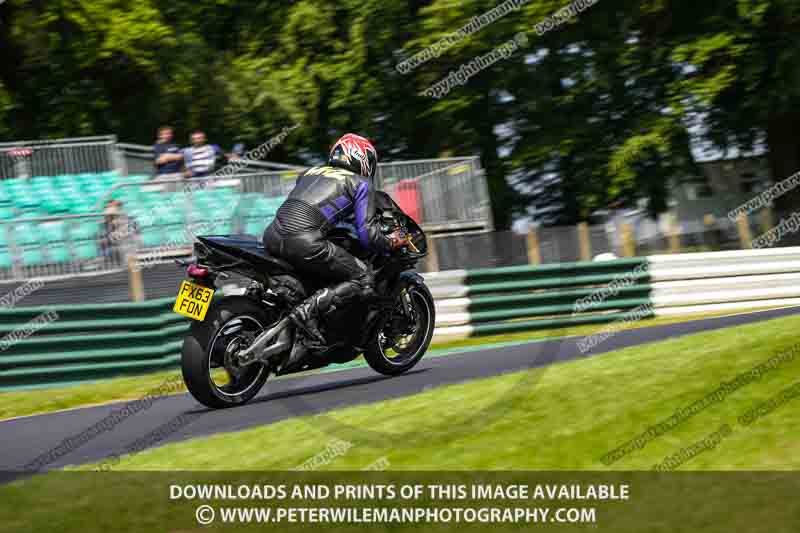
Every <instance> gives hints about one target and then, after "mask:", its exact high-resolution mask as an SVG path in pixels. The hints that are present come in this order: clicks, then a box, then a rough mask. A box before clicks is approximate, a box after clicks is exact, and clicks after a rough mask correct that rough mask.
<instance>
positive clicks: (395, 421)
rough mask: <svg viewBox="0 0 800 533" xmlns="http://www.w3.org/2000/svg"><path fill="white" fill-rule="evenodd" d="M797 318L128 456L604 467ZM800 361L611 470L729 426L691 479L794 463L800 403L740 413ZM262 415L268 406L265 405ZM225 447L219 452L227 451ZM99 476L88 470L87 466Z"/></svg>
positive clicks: (141, 463)
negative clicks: (746, 422)
mask: <svg viewBox="0 0 800 533" xmlns="http://www.w3.org/2000/svg"><path fill="white" fill-rule="evenodd" d="M798 329H800V317H789V318H782V319H776V320H771V321H768V322H762V323H758V324H752V325H747V326H741V327H737V328H729V329H725V330H720V331H715V332H708V333H702V334H697V335H692V336H687V337H682V338H679V339H675V340H669V341H665V342H659V343H655V344H651V345H646V346H639V347H633V348H629V349H625V350H622V351H618V352H613V353H610V354H606V355H602V356H598V357H592V358H589V359H583V360H577V361H572V362H569V363H565V364H559V365H554V366H551V367H548V368H545V369H540V370H535V371H526V372H520V373H515V374H510V375H505V376H502V377H496V378H492V379H485V380H480V381H473V382H468V383H464V384H459V385H454V386H447V387H442V388H437V389H434V390H431V391H428V392H424V393H422V394H418V395H415V396H412V397H407V398H402V399H397V400H391V401H385V402H381V403H377V404H369V405H364V406H358V407H352V408H348V409H343V410H338V411H334V412H331V413H327V414H323V415H318V416H311V417H303V418H294V419H291V420H287V421H284V422H280V423H276V424H273V425H269V426H263V427H259V428H255V429H250V430H246V431H242V432H238V433H232V434H220V435H215V436H212V437H208V438H200V439H194V440H190V441H185V442H180V443H176V444H170V445H167V446H163V447H160V448H156V449H151V450H146V451H144V452H142V453H139V454H135V455H132V456H125V457H123V458H122V459H121V462H120V463H119V464H118V465H116V468H120V469H131V470H141V469H143V470H181V469H182V470H282V469H291V468H294V467H296V466H298V465H300V464H302V463H303V462H304V461H306V460H307V459H309V458H310V457H313V456H315V455H316V454H319V453H321V452H322V451H323V450H324V449H325V447H326V445H328V444H330V443H332V442H336V441H337V440H339V441H346V442H349V443H351V444H352V447H351V448H349V449H348V450H346V452H345V453H342V454H341V455H338V456H337V457H335V458H334V460H333V461H331V462H330V463H328V464H325V465H323V466H322V467H321V468H322V469H333V470H358V469H362V468H364V467H366V466H367V465H369V464H371V463H373V462H374V461H376V460H377V459H380V458H385V459H386V460H387V461H388V465H389V468H390V469H398V470H494V469H513V470H519V469H525V470H562V469H567V470H607V469H609V467H607V466H606V465H604V464H603V463H602V462H601V461H600V457H601V456H603V455H604V454H605V453H606V452H608V451H610V450H612V449H614V448H616V447H617V446H619V445H621V444H622V443H624V442H626V441H628V440H630V439H632V438H634V437H636V436H637V435H639V434H640V433H642V432H643V431H645V430H646V429H647V428H648V427H649V426H651V425H653V424H656V423H658V422H660V421H662V420H664V419H666V418H668V417H670V416H671V415H672V414H673V413H675V410H676V409H679V408H682V407H687V406H689V405H691V404H692V403H693V402H694V401H696V400H699V399H700V398H702V397H704V396H705V395H707V394H709V393H711V392H713V391H714V390H715V389H717V388H718V387H719V386H720V383H721V382H723V381H729V380H732V379H733V378H734V377H736V376H737V374H739V373H741V372H744V371H747V370H749V369H750V368H752V367H753V366H755V365H757V364H759V363H762V362H764V361H765V360H767V359H769V358H770V357H772V356H773V355H775V354H776V353H780V352H783V351H787V350H790V349H791V348H792V347H793V346H794V345H796V344H797V343H798V340H799V339H798V336H797V333H796V332H797V330H798ZM798 371H800V356H799V357H796V358H795V359H794V360H792V361H790V362H786V363H783V364H782V365H780V366H778V367H777V368H775V369H774V370H772V371H770V372H769V373H767V374H765V375H764V376H763V377H762V378H761V379H760V380H759V381H757V382H754V383H751V384H749V385H746V386H744V387H742V388H740V389H738V390H737V391H736V392H734V393H732V394H730V395H728V396H727V397H726V398H725V399H724V401H722V402H719V403H715V404H713V405H712V406H711V407H709V408H707V409H706V410H704V411H702V412H700V413H698V414H696V415H695V416H694V417H692V418H690V419H688V420H687V421H685V422H683V423H682V424H681V425H679V426H677V427H676V428H674V429H673V430H671V431H670V432H668V433H666V434H664V435H663V436H661V437H658V438H656V439H655V440H653V441H652V442H650V443H648V444H647V445H646V446H645V447H644V448H642V449H640V450H636V451H634V452H633V453H631V454H629V455H628V456H626V457H624V458H622V459H621V460H619V461H618V462H616V463H614V464H613V465H611V467H610V468H611V469H616V470H641V469H650V468H651V467H652V466H653V465H655V464H656V463H658V462H660V461H661V460H663V459H664V458H665V457H667V456H670V455H672V454H674V453H676V452H678V451H679V450H680V449H681V448H683V447H686V446H688V445H690V444H693V443H694V442H696V441H698V440H700V439H702V438H704V437H706V436H707V435H708V434H709V433H711V432H714V431H716V429H717V428H718V427H720V426H721V425H722V424H724V423H727V424H729V425H730V427H731V428H733V433H732V434H731V435H730V436H728V437H727V438H725V439H724V440H723V441H722V442H721V443H720V444H719V445H718V447H717V448H716V449H714V450H709V451H706V452H705V453H703V454H700V455H698V456H697V457H695V458H693V459H691V460H690V461H688V462H687V463H685V464H684V465H683V466H682V467H681V469H689V470H759V469H768V470H794V469H798V468H800V441H798V440H797V433H796V428H797V426H798V423H800V413H799V412H798V410H797V408H796V404H795V405H792V404H791V403H789V404H786V405H784V406H783V407H781V408H778V409H777V410H775V411H774V412H773V413H771V414H769V415H768V416H765V417H764V418H762V419H760V420H758V421H757V422H756V423H754V424H752V425H751V426H747V427H745V426H740V425H739V424H738V423H737V418H738V417H739V416H740V415H741V414H742V413H744V412H745V411H746V410H747V409H748V408H751V407H752V406H753V405H755V404H757V403H758V402H759V401H763V400H766V399H768V398H770V397H772V396H773V395H775V394H776V393H778V392H779V391H780V390H782V389H784V388H786V387H788V386H790V385H791V384H793V383H794V382H796V381H797V380H798V377H799V376H800V372H798ZM263 408H264V409H268V408H269V404H268V403H265V404H263ZM220 450H224V453H220ZM85 468H88V469H91V468H92V467H85Z"/></svg>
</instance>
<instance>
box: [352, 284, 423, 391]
mask: <svg viewBox="0 0 800 533" xmlns="http://www.w3.org/2000/svg"><path fill="white" fill-rule="evenodd" d="M403 291H405V293H406V295H407V297H408V301H409V302H410V304H411V305H410V307H411V316H410V317H409V316H406V315H405V313H404V312H403V303H402V301H401V298H403V297H404V296H403ZM435 323H436V309H435V308H434V304H433V296H431V293H430V291H429V290H428V287H426V286H425V285H424V284H423V283H410V284H408V285H406V287H404V288H403V290H402V291H401V293H400V296H399V297H398V299H397V302H396V305H395V307H394V309H393V310H392V312H391V313H389V314H388V316H387V317H386V318H385V319H384V320H383V321H382V323H381V326H380V327H379V328H378V332H377V334H376V335H374V336H373V338H372V340H371V341H370V343H369V344H368V345H367V347H366V350H365V351H364V359H366V361H367V363H368V364H369V366H370V367H371V368H372V369H373V370H375V371H376V372H380V373H381V374H384V375H387V376H396V375H398V374H402V373H403V372H406V371H408V370H410V369H411V368H412V367H413V366H414V365H416V364H417V363H418V362H419V360H420V359H422V356H423V355H425V352H426V351H427V350H428V346H430V344H431V339H432V338H433V328H434V325H435Z"/></svg>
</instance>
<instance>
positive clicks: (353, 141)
mask: <svg viewBox="0 0 800 533" xmlns="http://www.w3.org/2000/svg"><path fill="white" fill-rule="evenodd" d="M377 166H378V152H377V150H375V147H374V146H373V145H372V143H371V142H370V141H368V140H367V139H365V138H364V137H361V136H359V135H355V134H353V133H348V134H346V135H344V136H343V137H341V138H340V139H339V140H337V141H336V142H335V143H334V145H333V147H332V148H331V151H330V155H329V157H328V162H327V165H324V166H318V167H313V168H310V169H308V170H307V171H305V172H304V173H303V174H302V175H300V177H298V178H297V183H296V184H295V187H294V189H293V190H292V192H291V193H290V194H289V196H288V198H287V199H286V201H285V202H284V203H283V204H282V205H281V206H280V207H279V208H278V211H277V213H276V214H275V218H274V220H273V221H272V223H271V224H270V225H269V226H267V228H266V230H265V231H264V237H263V240H264V248H265V249H266V251H267V252H268V253H269V254H271V255H274V256H276V257H280V258H281V259H283V260H285V261H287V262H288V263H289V264H291V265H292V266H293V267H294V268H295V269H297V270H298V271H299V272H301V273H305V274H307V275H313V276H317V277H319V278H321V279H322V280H323V281H324V282H325V283H326V284H328V287H327V288H324V289H320V290H319V291H317V292H316V293H315V294H313V295H311V296H310V297H308V298H307V299H306V300H305V301H304V302H303V303H301V304H300V305H299V306H298V307H297V308H296V309H295V310H294V311H292V313H291V315H290V318H291V319H292V321H293V322H294V323H295V325H296V326H297V327H298V328H299V329H300V330H303V331H305V333H306V334H307V337H308V339H307V341H310V342H308V347H309V348H315V347H322V346H324V345H325V338H324V336H323V335H322V333H321V332H320V329H319V322H318V320H319V318H320V317H321V316H323V315H324V314H326V313H328V312H333V311H334V310H335V309H336V308H337V307H341V306H343V305H345V304H347V303H349V302H351V301H353V300H355V299H364V298H367V297H369V296H371V295H372V294H373V289H374V286H373V284H374V280H373V275H372V271H371V269H370V267H369V266H368V265H367V264H366V263H364V262H363V261H361V260H360V259H358V258H356V257H355V256H353V255H352V254H351V253H349V252H348V251H347V250H345V249H344V248H342V247H340V246H337V245H336V244H334V243H332V242H331V241H329V240H328V239H327V238H326V235H327V234H328V232H330V230H331V229H333V228H334V227H335V226H336V225H337V224H339V223H342V222H345V223H347V222H350V223H352V224H353V225H354V226H355V228H356V232H357V233H358V237H359V240H360V242H361V244H362V245H363V246H365V247H367V248H368V249H370V250H373V251H375V252H378V253H385V252H388V251H391V250H393V249H396V248H398V247H400V246H402V244H403V243H404V241H403V240H402V239H401V238H400V235H399V234H397V233H393V234H391V235H389V236H386V235H383V234H382V233H381V231H380V228H379V226H378V224H377V221H376V220H375V217H374V215H375V200H374V193H375V186H374V178H375V171H376V170H377ZM296 344H297V343H296ZM301 357H302V355H300V354H299V353H298V350H293V351H292V354H291V356H290V359H289V362H288V363H287V365H289V366H291V365H293V364H294V363H296V362H297V361H298V360H299V359H300V358H301Z"/></svg>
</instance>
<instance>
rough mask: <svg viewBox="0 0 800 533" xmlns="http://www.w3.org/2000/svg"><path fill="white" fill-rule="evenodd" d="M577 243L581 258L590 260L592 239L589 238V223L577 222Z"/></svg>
mask: <svg viewBox="0 0 800 533" xmlns="http://www.w3.org/2000/svg"><path fill="white" fill-rule="evenodd" d="M578 243H579V244H580V248H581V260H582V261H591V260H592V241H591V239H589V224H587V223H586V222H581V223H579V224H578Z"/></svg>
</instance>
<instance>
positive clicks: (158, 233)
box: [141, 226, 167, 248]
mask: <svg viewBox="0 0 800 533" xmlns="http://www.w3.org/2000/svg"><path fill="white" fill-rule="evenodd" d="M141 234H142V244H143V245H144V246H145V247H146V248H152V247H155V246H161V245H162V244H164V243H165V242H167V239H166V237H165V232H164V227H163V226H148V227H144V228H142V231H141Z"/></svg>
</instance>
